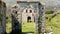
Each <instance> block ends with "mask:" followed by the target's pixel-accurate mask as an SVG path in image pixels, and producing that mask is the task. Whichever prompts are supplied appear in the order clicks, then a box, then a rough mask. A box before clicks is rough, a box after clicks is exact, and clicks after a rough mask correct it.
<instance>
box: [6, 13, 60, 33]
mask: <svg viewBox="0 0 60 34" xmlns="http://www.w3.org/2000/svg"><path fill="white" fill-rule="evenodd" d="M6 25H7V29H6V31H7V33H9V32H11V23H10V22H8V23H7V24H6ZM51 27H52V28H51ZM46 29H47V30H48V31H53V33H54V34H60V14H57V15H56V16H55V17H54V18H53V19H52V20H51V21H48V19H46ZM48 31H47V32H48ZM22 32H23V33H24V34H25V33H29V32H30V33H33V34H34V32H35V24H34V23H33V22H31V23H22Z"/></svg>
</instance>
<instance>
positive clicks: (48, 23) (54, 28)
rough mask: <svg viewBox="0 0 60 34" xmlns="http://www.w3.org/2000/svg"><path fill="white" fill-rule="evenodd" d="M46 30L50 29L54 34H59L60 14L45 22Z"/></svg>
mask: <svg viewBox="0 0 60 34" xmlns="http://www.w3.org/2000/svg"><path fill="white" fill-rule="evenodd" d="M51 27H52V28H51ZM48 28H49V30H50V28H51V30H52V31H53V33H54V34H60V14H57V15H56V16H55V17H54V18H53V19H52V20H51V21H48V20H46V29H48Z"/></svg>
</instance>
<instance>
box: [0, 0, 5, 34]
mask: <svg viewBox="0 0 60 34" xmlns="http://www.w3.org/2000/svg"><path fill="white" fill-rule="evenodd" d="M4 32H6V3H4V2H2V1H1V0H0V34H2V33H4Z"/></svg>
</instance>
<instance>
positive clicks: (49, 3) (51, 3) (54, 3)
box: [3, 0, 60, 7]
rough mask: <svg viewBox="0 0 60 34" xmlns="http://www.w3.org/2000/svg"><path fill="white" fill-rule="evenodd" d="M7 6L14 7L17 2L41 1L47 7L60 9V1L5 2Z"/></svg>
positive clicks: (9, 0)
mask: <svg viewBox="0 0 60 34" xmlns="http://www.w3.org/2000/svg"><path fill="white" fill-rule="evenodd" d="M3 1H4V2H6V4H7V5H13V4H15V3H16V1H40V2H43V3H45V6H46V7H60V0H3Z"/></svg>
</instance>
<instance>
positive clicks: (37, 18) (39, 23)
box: [11, 1, 45, 34]
mask: <svg viewBox="0 0 60 34" xmlns="http://www.w3.org/2000/svg"><path fill="white" fill-rule="evenodd" d="M44 14H45V12H44V6H43V5H42V4H41V3H40V2H39V1H33V2H32V1H17V4H15V5H14V6H12V8H11V15H12V30H16V29H17V27H19V28H18V29H20V32H21V30H22V22H35V27H36V30H35V31H36V33H37V34H44V32H45V21H44V20H45V18H44V16H45V15H44ZM18 29H17V30H18Z"/></svg>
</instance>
